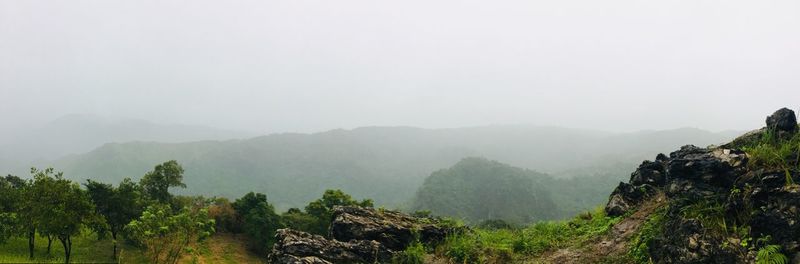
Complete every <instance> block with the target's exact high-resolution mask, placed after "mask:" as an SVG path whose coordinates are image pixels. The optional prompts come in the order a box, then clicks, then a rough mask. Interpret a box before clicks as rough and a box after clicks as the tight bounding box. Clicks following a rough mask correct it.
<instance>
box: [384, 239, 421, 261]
mask: <svg viewBox="0 0 800 264" xmlns="http://www.w3.org/2000/svg"><path fill="white" fill-rule="evenodd" d="M425 253H426V252H425V247H424V246H423V245H422V243H420V242H419V241H415V242H413V243H411V244H410V245H408V247H407V248H406V249H405V250H403V251H401V252H398V253H395V255H394V256H392V263H393V264H423V263H425Z"/></svg>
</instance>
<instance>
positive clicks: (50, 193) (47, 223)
mask: <svg viewBox="0 0 800 264" xmlns="http://www.w3.org/2000/svg"><path fill="white" fill-rule="evenodd" d="M31 173H32V174H33V176H34V181H33V184H32V185H31V189H30V191H31V192H32V194H35V195H32V196H27V199H30V201H29V203H30V205H31V206H30V209H32V210H33V211H32V212H31V216H32V217H33V218H34V219H35V221H34V224H35V227H36V228H37V229H38V230H39V233H40V234H43V235H47V236H54V237H56V238H57V239H58V240H59V241H60V242H61V244H62V246H63V247H64V259H65V262H67V263H69V259H70V254H71V253H72V237H73V236H75V235H77V234H79V233H80V231H81V228H82V227H84V226H91V225H97V224H99V223H102V221H103V220H102V218H99V217H98V216H97V215H96V214H94V204H92V203H91V201H90V200H89V195H88V194H87V193H86V191H84V190H82V189H81V188H80V186H78V184H76V183H73V182H71V181H69V180H67V179H64V178H63V174H62V173H54V172H53V169H52V168H48V169H45V170H37V169H35V168H34V169H31Z"/></svg>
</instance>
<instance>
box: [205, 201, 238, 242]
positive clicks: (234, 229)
mask: <svg viewBox="0 0 800 264" xmlns="http://www.w3.org/2000/svg"><path fill="white" fill-rule="evenodd" d="M208 216H210V217H211V218H213V219H214V221H215V222H216V223H217V228H216V229H217V232H229V233H241V231H242V228H241V225H240V222H241V220H240V219H239V215H238V214H236V210H235V209H234V208H233V204H232V203H231V202H230V201H229V200H228V198H224V197H220V198H216V199H214V201H213V203H212V204H211V205H210V206H209V207H208Z"/></svg>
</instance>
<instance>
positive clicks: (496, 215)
mask: <svg viewBox="0 0 800 264" xmlns="http://www.w3.org/2000/svg"><path fill="white" fill-rule="evenodd" d="M552 181H554V179H552V178H551V177H550V176H549V175H546V174H542V173H538V172H535V171H530V170H525V169H520V168H515V167H511V166H509V165H506V164H502V163H499V162H496V161H490V160H487V159H482V158H467V159H463V160H461V161H460V162H458V163H457V164H456V165H455V166H453V167H451V168H449V169H445V170H440V171H437V172H434V173H433V174H431V176H430V177H428V178H427V179H425V183H424V184H423V185H422V186H421V187H420V188H419V190H418V191H417V195H416V197H415V199H414V205H413V209H414V210H429V211H431V213H433V214H434V215H437V216H449V217H454V218H459V219H464V220H466V221H468V222H470V223H480V222H483V221H487V220H503V221H505V222H509V223H513V224H517V225H519V224H526V223H529V222H532V221H535V220H548V219H553V218H555V217H556V216H557V215H558V211H559V209H558V206H557V205H556V203H554V202H553V197H552V195H551V194H550V189H551V188H552V187H553V186H552V185H550V183H551V182H552Z"/></svg>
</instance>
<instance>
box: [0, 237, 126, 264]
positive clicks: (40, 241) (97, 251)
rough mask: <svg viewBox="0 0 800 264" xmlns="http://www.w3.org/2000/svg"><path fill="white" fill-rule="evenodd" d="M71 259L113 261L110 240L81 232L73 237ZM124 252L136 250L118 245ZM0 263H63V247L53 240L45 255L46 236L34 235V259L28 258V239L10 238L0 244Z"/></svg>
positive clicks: (75, 261) (93, 261)
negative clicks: (99, 238)
mask: <svg viewBox="0 0 800 264" xmlns="http://www.w3.org/2000/svg"><path fill="white" fill-rule="evenodd" d="M72 243H73V245H72V247H73V249H72V256H71V261H72V262H74V263H79V262H82V263H115V260H114V258H113V256H112V255H113V254H112V248H113V246H112V244H111V240H108V239H107V240H100V241H98V240H97V237H96V236H95V235H94V234H83V235H80V236H78V237H75V238H73V242H72ZM119 249H120V250H121V251H125V252H137V254H141V251H138V250H137V249H136V248H133V247H129V246H125V245H120V247H119ZM0 263H64V248H63V247H62V246H61V242H59V241H58V240H54V241H53V245H52V248H51V252H50V255H47V238H45V237H38V236H37V237H36V246H35V248H34V259H33V260H31V259H29V258H28V239H27V238H24V237H15V238H11V239H9V240H8V241H7V243H5V244H0Z"/></svg>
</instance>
